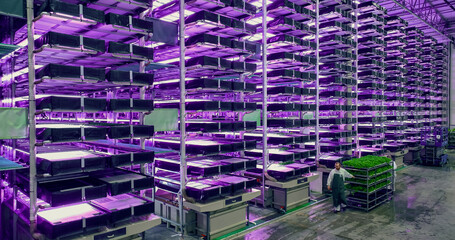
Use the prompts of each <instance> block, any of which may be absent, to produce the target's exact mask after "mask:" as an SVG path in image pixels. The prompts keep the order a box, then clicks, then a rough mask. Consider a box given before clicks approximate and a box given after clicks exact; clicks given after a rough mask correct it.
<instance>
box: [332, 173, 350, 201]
mask: <svg viewBox="0 0 455 240" xmlns="http://www.w3.org/2000/svg"><path fill="white" fill-rule="evenodd" d="M344 192H345V190H344V181H343V177H342V176H341V175H340V174H334V175H333V180H332V197H333V206H334V207H337V206H339V205H340V204H341V203H343V204H346V195H345V193H344ZM346 205H347V204H346Z"/></svg>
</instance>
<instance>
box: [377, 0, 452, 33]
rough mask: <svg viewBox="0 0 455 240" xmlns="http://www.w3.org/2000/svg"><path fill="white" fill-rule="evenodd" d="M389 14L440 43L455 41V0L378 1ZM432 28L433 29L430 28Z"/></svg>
mask: <svg viewBox="0 0 455 240" xmlns="http://www.w3.org/2000/svg"><path fill="white" fill-rule="evenodd" d="M376 2H377V3H379V4H380V5H381V6H383V7H385V8H387V10H388V14H390V15H392V16H400V17H401V18H403V19H404V20H406V21H408V23H409V27H418V28H419V29H421V30H423V31H424V32H425V35H426V36H432V37H434V38H435V39H437V40H438V42H447V41H449V39H452V40H453V39H455V0H376ZM430 26H431V27H430Z"/></svg>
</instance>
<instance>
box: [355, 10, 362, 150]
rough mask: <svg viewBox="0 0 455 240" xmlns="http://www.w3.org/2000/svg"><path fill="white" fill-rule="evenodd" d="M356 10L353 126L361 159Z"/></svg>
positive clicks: (356, 146)
mask: <svg viewBox="0 0 455 240" xmlns="http://www.w3.org/2000/svg"><path fill="white" fill-rule="evenodd" d="M358 15H359V12H358V9H357V6H356V8H355V9H354V19H355V48H354V53H355V75H354V78H355V84H356V85H355V118H356V121H355V124H354V129H355V131H356V133H357V134H356V136H355V155H356V157H361V153H360V145H359V85H358V84H359V24H358Z"/></svg>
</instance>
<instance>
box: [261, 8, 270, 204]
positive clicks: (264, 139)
mask: <svg viewBox="0 0 455 240" xmlns="http://www.w3.org/2000/svg"><path fill="white" fill-rule="evenodd" d="M267 84H268V83H267V0H262V86H263V87H262V143H263V147H262V158H263V166H262V204H263V205H264V206H265V175H266V173H267V168H268V166H269V153H268V149H267V131H268V129H267V95H268V94H267Z"/></svg>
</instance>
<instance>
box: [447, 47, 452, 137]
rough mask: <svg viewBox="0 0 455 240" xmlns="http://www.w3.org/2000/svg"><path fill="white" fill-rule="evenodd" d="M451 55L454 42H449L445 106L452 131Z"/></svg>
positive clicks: (448, 123)
mask: <svg viewBox="0 0 455 240" xmlns="http://www.w3.org/2000/svg"><path fill="white" fill-rule="evenodd" d="M451 53H452V42H448V43H447V58H446V60H447V62H446V63H447V79H446V80H447V84H446V87H447V91H446V93H447V97H446V105H445V108H446V114H447V124H446V125H447V127H448V128H449V129H450V85H451V83H450V72H451V69H450V65H451V64H450V60H451Z"/></svg>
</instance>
